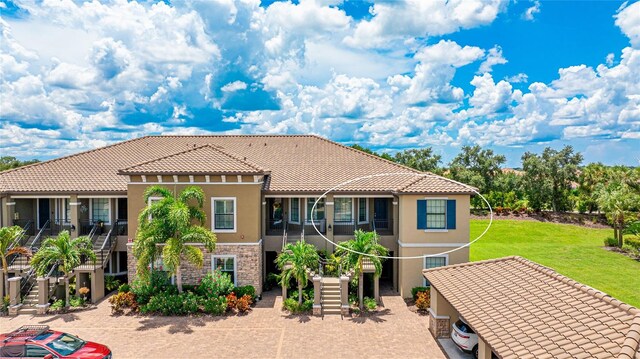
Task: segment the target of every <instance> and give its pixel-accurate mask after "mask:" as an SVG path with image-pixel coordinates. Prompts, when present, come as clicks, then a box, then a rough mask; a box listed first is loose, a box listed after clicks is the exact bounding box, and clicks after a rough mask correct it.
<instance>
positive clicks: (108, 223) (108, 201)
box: [89, 197, 111, 225]
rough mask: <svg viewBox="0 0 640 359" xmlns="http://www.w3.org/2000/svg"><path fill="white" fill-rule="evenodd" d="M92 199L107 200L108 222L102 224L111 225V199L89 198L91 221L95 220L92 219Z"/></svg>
mask: <svg viewBox="0 0 640 359" xmlns="http://www.w3.org/2000/svg"><path fill="white" fill-rule="evenodd" d="M94 199H106V200H107V204H108V205H109V221H107V222H104V224H105V225H111V198H105V197H91V198H89V219H91V220H92V221H94V220H95V219H94V218H93V200H94Z"/></svg>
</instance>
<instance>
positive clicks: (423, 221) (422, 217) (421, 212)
mask: <svg viewBox="0 0 640 359" xmlns="http://www.w3.org/2000/svg"><path fill="white" fill-rule="evenodd" d="M418 229H427V200H426V199H419V200H418Z"/></svg>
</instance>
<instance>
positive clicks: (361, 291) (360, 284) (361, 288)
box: [358, 257, 364, 310]
mask: <svg viewBox="0 0 640 359" xmlns="http://www.w3.org/2000/svg"><path fill="white" fill-rule="evenodd" d="M358 265H359V266H360V274H359V275H358V306H359V307H360V310H363V309H364V283H363V282H364V273H363V272H362V269H363V266H362V257H360V260H359V263H358Z"/></svg>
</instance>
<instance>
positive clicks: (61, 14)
mask: <svg viewBox="0 0 640 359" xmlns="http://www.w3.org/2000/svg"><path fill="white" fill-rule="evenodd" d="M0 16H1V20H0V28H1V29H0V30H1V32H0V36H1V38H0V56H1V57H0V60H1V61H0V155H13V156H16V157H19V158H23V159H27V158H34V157H35V158H39V159H48V158H53V157H57V156H61V155H66V154H71V153H75V152H78V151H81V150H86V149H91V148H95V147H98V146H103V145H106V144H109V143H112V142H116V141H121V140H125V139H128V138H132V137H137V136H141V135H145V134H175V133H177V134H207V133H211V132H225V133H290V134H293V133H315V134H319V135H322V136H325V137H328V138H331V139H333V140H337V141H341V142H344V143H347V144H350V143H358V144H360V145H363V146H367V147H371V148H374V149H376V150H382V151H391V152H393V151H398V150H401V149H405V148H416V147H424V146H432V147H433V148H434V149H435V151H436V152H438V153H440V154H442V155H443V158H444V159H445V162H447V161H449V160H450V159H451V158H452V157H453V156H454V155H455V154H456V153H457V152H458V151H459V149H460V147H461V146H463V145H467V144H480V145H482V146H485V147H490V148H493V149H494V150H495V151H496V152H498V153H502V154H505V155H507V157H508V158H509V163H508V165H509V166H518V165H519V164H520V156H521V155H522V154H523V153H524V152H525V151H533V152H539V151H541V150H542V149H543V148H544V147H545V146H552V147H555V148H559V147H562V146H564V145H572V146H574V147H575V149H576V150H578V151H580V152H582V153H583V154H584V156H585V162H592V161H602V162H605V163H608V164H628V165H638V161H640V3H638V2H617V1H588V2H578V1H548V2H544V1H543V2H540V1H525V0H519V1H517V2H507V1H503V0H488V1H480V0H464V1H462V0H451V1H436V0H433V1H419V0H410V1H386V2H380V3H372V2H366V1H354V0H350V1H334V0H316V1H312V0H304V1H295V2H282V1H268V2H262V3H261V2H260V1H257V0H245V1H237V2H234V1H232V0H228V1H227V0H215V1H214V0H187V1H175V2H169V1H166V2H160V3H158V2H154V1H142V2H131V1H125V0H114V1H93V2H90V3H83V2H73V1H71V0H65V1H59V2H42V1H36V0H20V1H10V0H0Z"/></svg>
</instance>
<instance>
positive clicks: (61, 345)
mask: <svg viewBox="0 0 640 359" xmlns="http://www.w3.org/2000/svg"><path fill="white" fill-rule="evenodd" d="M84 344H85V341H84V340H82V339H80V338H76V337H74V336H73V335H69V334H62V335H60V336H59V337H58V338H56V339H55V340H53V341H51V342H49V343H47V346H48V347H49V348H51V349H53V350H55V351H56V352H58V353H60V354H61V355H65V356H66V355H71V354H73V353H75V352H76V351H78V349H80V348H82V347H83V346H84Z"/></svg>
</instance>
